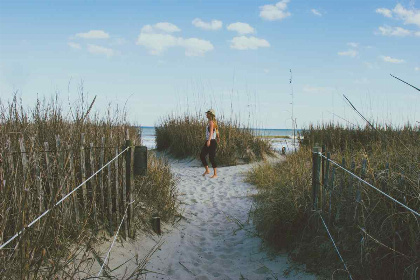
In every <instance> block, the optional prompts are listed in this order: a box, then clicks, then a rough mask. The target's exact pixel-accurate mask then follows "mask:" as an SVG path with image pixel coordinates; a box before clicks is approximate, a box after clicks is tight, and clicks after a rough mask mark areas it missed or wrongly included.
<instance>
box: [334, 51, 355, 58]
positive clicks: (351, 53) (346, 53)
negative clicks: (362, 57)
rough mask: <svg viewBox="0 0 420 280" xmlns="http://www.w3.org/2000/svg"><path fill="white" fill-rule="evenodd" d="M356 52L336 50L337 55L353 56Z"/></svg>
mask: <svg viewBox="0 0 420 280" xmlns="http://www.w3.org/2000/svg"><path fill="white" fill-rule="evenodd" d="M357 54H358V52H357V51H355V50H348V51H344V52H338V55H341V56H350V57H355V56H356V55H357Z"/></svg>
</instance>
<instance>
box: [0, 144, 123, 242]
mask: <svg viewBox="0 0 420 280" xmlns="http://www.w3.org/2000/svg"><path fill="white" fill-rule="evenodd" d="M129 148H130V147H126V148H125V149H124V150H123V151H122V152H120V153H119V154H118V155H116V156H115V157H114V158H113V159H111V160H110V161H109V162H108V163H107V164H105V165H104V166H102V168H100V169H98V170H97V171H96V172H95V173H94V174H92V175H91V176H90V177H89V178H88V179H86V180H85V181H83V182H82V183H81V184H80V185H79V186H77V187H76V188H75V189H73V190H72V191H71V192H70V193H68V194H67V195H66V196H64V197H63V198H62V199H60V200H59V201H58V202H57V203H56V204H54V206H53V207H52V208H50V209H48V210H46V211H44V212H43V213H42V214H41V215H39V216H38V217H37V218H36V219H34V220H33V221H32V222H31V223H29V224H28V226H27V227H24V228H22V230H20V231H19V232H17V233H16V234H15V235H13V236H12V237H11V238H10V239H9V240H7V241H6V242H5V243H3V244H2V245H1V246H0V250H1V249H3V248H4V247H5V246H6V245H7V244H9V243H10V242H12V241H13V240H14V239H16V237H18V236H19V235H21V234H22V233H23V232H24V231H25V230H26V229H27V228H30V227H31V226H32V225H34V224H35V223H36V222H37V221H39V220H40V219H41V218H42V217H44V216H45V215H47V214H48V213H49V212H50V211H52V210H53V209H54V208H55V207H57V206H58V205H60V203H61V202H63V201H64V200H65V199H67V198H68V197H69V196H70V195H71V194H73V193H74V192H75V191H77V190H78V189H79V188H80V187H82V186H83V185H84V184H86V182H88V181H89V180H91V179H92V178H93V177H95V176H96V175H97V174H98V173H99V172H101V171H102V170H103V169H104V168H105V167H107V166H108V165H109V164H110V163H112V162H113V161H114V160H115V159H117V158H119V157H120V156H121V155H122V154H123V153H124V152H125V151H127V150H128V149H129Z"/></svg>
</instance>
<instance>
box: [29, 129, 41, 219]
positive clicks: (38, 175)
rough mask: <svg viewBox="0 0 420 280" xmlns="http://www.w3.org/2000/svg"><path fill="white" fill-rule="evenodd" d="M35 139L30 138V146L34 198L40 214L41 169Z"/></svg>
mask: <svg viewBox="0 0 420 280" xmlns="http://www.w3.org/2000/svg"><path fill="white" fill-rule="evenodd" d="M35 142H36V141H35V137H31V144H32V145H31V146H32V150H33V153H32V159H33V163H34V165H35V185H36V186H37V190H36V197H37V199H38V201H39V208H38V209H39V213H42V211H43V209H44V207H43V204H44V203H43V199H44V193H43V191H42V179H41V167H40V160H39V156H38V153H35Z"/></svg>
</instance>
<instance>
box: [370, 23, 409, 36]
mask: <svg viewBox="0 0 420 280" xmlns="http://www.w3.org/2000/svg"><path fill="white" fill-rule="evenodd" d="M378 30H379V33H378V34H380V35H383V36H397V37H405V36H410V35H413V33H412V31H410V30H407V29H404V28H402V27H391V26H388V25H385V26H380V27H379V28H378Z"/></svg>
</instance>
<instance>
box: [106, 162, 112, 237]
mask: <svg viewBox="0 0 420 280" xmlns="http://www.w3.org/2000/svg"><path fill="white" fill-rule="evenodd" d="M111 170H112V169H111V164H108V180H107V194H108V197H107V198H108V199H107V200H108V203H107V204H108V209H107V210H108V222H109V223H108V228H109V232H110V233H111V235H112V234H113V232H114V230H113V228H112V179H111V175H112V171H111Z"/></svg>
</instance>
